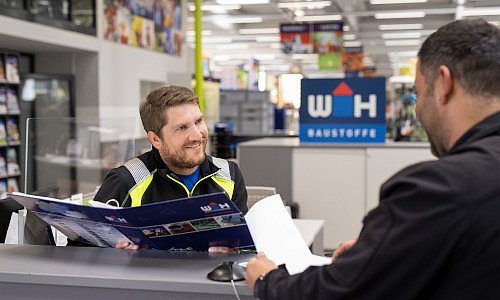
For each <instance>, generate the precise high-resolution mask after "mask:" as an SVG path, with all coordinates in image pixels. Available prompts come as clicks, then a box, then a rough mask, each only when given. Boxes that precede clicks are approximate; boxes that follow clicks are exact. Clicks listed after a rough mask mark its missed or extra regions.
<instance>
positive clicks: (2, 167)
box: [0, 153, 7, 189]
mask: <svg viewBox="0 0 500 300" xmlns="http://www.w3.org/2000/svg"><path fill="white" fill-rule="evenodd" d="M0 177H7V167H6V163H5V157H3V156H2V154H1V153H0ZM5 187H6V189H7V186H5Z"/></svg>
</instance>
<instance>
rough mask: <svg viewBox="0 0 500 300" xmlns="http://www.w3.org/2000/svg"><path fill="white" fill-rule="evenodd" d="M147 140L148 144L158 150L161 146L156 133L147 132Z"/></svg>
mask: <svg viewBox="0 0 500 300" xmlns="http://www.w3.org/2000/svg"><path fill="white" fill-rule="evenodd" d="M148 140H149V142H151V144H152V145H153V147H155V148H156V149H158V150H160V148H161V145H162V143H161V138H160V137H159V136H158V135H157V134H156V133H154V132H153V131H148Z"/></svg>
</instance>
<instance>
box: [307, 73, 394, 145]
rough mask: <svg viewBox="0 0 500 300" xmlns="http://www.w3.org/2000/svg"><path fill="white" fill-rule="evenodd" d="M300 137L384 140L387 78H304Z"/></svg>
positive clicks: (311, 139)
mask: <svg viewBox="0 0 500 300" xmlns="http://www.w3.org/2000/svg"><path fill="white" fill-rule="evenodd" d="M299 113H300V134H299V136H300V141H301V142H318V143H384V142H385V131H386V123H385V78H384V77H370V78H343V79H302V91H301V105H300V112H299Z"/></svg>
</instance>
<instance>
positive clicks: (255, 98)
mask: <svg viewBox="0 0 500 300" xmlns="http://www.w3.org/2000/svg"><path fill="white" fill-rule="evenodd" d="M220 120H221V121H223V122H232V123H233V125H234V132H235V133H272V132H274V107H273V104H272V103H271V101H270V100H269V92H259V91H249V90H235V91H221V92H220Z"/></svg>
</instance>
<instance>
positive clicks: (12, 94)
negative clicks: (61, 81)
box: [0, 50, 21, 198]
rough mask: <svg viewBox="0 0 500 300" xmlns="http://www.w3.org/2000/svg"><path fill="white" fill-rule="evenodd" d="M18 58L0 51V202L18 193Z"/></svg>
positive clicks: (19, 142) (13, 54) (7, 52)
mask: <svg viewBox="0 0 500 300" xmlns="http://www.w3.org/2000/svg"><path fill="white" fill-rule="evenodd" d="M19 87H20V77H19V54H18V53H15V52H10V51H5V50H0V198H5V197H6V193H7V192H14V191H19V179H20V175H21V170H20V167H19V166H20V164H19V162H20V161H19V155H20V153H19V151H20V145H21V141H20V135H19V115H20V109H19Z"/></svg>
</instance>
